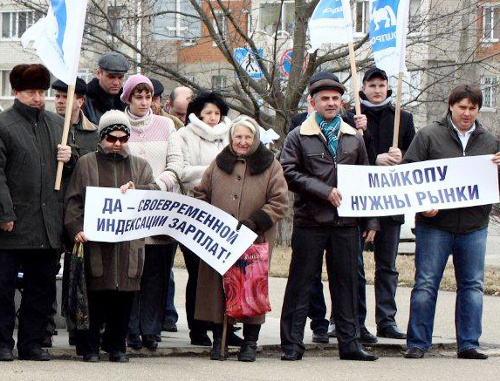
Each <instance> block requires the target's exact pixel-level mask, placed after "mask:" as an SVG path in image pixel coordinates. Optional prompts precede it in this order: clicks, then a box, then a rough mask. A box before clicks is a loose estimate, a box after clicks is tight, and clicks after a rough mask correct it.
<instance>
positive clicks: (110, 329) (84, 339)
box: [75, 290, 134, 356]
mask: <svg viewBox="0 0 500 381" xmlns="http://www.w3.org/2000/svg"><path fill="white" fill-rule="evenodd" d="M87 294H88V300H89V318H90V324H89V329H88V330H75V338H76V353H77V354H79V355H81V356H83V355H85V354H89V353H99V347H100V342H101V334H100V331H101V327H102V326H105V327H106V328H105V331H104V334H103V336H102V342H103V343H106V344H105V345H106V348H104V346H103V349H105V350H106V351H107V352H110V353H114V352H125V338H126V336H127V326H128V321H129V318H130V310H131V308H132V301H133V300H134V292H130V291H111V290H104V291H88V293H87Z"/></svg>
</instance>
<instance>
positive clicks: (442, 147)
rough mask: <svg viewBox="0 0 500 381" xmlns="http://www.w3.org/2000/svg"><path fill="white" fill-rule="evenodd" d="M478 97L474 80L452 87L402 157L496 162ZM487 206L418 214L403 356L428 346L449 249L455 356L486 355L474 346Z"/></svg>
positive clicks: (497, 148)
mask: <svg viewBox="0 0 500 381" xmlns="http://www.w3.org/2000/svg"><path fill="white" fill-rule="evenodd" d="M482 102H483V97H482V94H481V90H480V89H479V87H477V86H476V85H460V86H457V87H456V88H455V89H453V90H452V91H451V94H450V96H449V99H448V113H447V115H446V117H445V118H444V119H443V120H441V121H439V122H434V123H433V124H431V125H430V126H427V127H424V128H422V129H421V130H420V131H419V132H418V134H417V136H416V138H415V139H414V140H413V142H412V143H411V145H410V147H409V148H408V150H407V151H406V154H405V156H404V162H407V163H412V162H418V161H424V160H435V159H445V158H453V157H462V156H476V155H489V154H491V155H494V156H493V159H492V160H493V162H494V163H495V164H496V165H497V166H499V167H500V142H499V141H498V140H497V139H495V137H494V136H493V135H492V134H490V133H489V132H488V131H487V130H485V129H484V128H483V127H482V126H481V124H480V123H479V122H478V121H477V119H476V118H477V115H478V113H479V110H480V109H481V105H482ZM490 211H491V205H480V206H473V207H468V208H456V209H443V210H430V211H427V212H423V213H418V214H417V216H416V220H415V236H416V251H415V268H416V275H415V285H414V286H413V290H412V292H411V303H410V321H409V322H408V339H407V348H408V349H407V351H406V354H405V357H406V358H422V357H424V354H425V352H427V351H428V350H429V348H430V346H431V343H432V329H433V326H434V314H435V311H436V300H437V294H438V289H439V284H440V282H441V279H442V277H443V271H444V268H445V266H446V263H447V262H448V257H449V256H450V254H452V255H453V264H454V267H455V277H456V280H457V302H456V308H455V325H456V332H457V344H458V358H463V359H474V360H484V359H486V358H488V356H487V355H486V354H484V353H481V352H478V348H479V337H480V336H481V318H482V312H483V293H484V258H485V254H486V237H487V235H488V222H489V213H490Z"/></svg>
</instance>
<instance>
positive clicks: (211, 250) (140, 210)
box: [83, 187, 257, 275]
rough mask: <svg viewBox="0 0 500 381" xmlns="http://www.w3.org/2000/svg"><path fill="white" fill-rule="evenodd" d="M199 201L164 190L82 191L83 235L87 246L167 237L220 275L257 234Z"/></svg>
mask: <svg viewBox="0 0 500 381" xmlns="http://www.w3.org/2000/svg"><path fill="white" fill-rule="evenodd" d="M237 225H238V220H236V219H235V218H233V217H232V216H230V215H229V214H227V213H226V212H224V211H222V210H220V209H218V208H216V207H215V206H212V205H210V204H208V203H206V202H204V201H200V200H196V199H194V198H192V197H188V196H183V195H179V194H176V193H172V192H165V191H146V190H128V191H127V192H126V193H125V194H123V193H121V192H120V190H119V189H117V188H99V187H87V188H86V196H85V213H84V228H83V230H84V232H85V236H86V237H87V239H88V240H89V241H97V242H123V241H130V240H133V239H138V238H143V237H149V236H155V235H169V236H170V237H172V238H174V239H176V240H177V241H179V242H180V243H182V244H183V245H185V246H187V247H188V248H189V249H190V250H192V251H193V252H194V253H195V254H197V255H198V256H199V257H200V258H201V259H202V260H203V261H205V262H206V263H207V264H208V265H210V266H211V267H212V268H213V269H214V270H216V271H217V272H218V273H220V274H221V275H223V274H224V273H225V272H226V271H227V270H228V269H229V268H230V267H231V266H232V265H233V263H234V262H236V260H237V259H238V258H239V257H240V256H241V255H242V254H243V253H244V252H245V250H246V249H247V248H248V247H249V246H250V245H251V244H252V243H253V241H254V240H255V238H256V237H257V235H256V234H255V233H254V232H252V231H251V230H250V229H248V228H247V227H246V226H241V228H240V229H239V230H236V227H237Z"/></svg>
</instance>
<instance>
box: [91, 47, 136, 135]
mask: <svg viewBox="0 0 500 381" xmlns="http://www.w3.org/2000/svg"><path fill="white" fill-rule="evenodd" d="M98 65H99V68H98V69H97V72H96V78H94V79H93V80H92V81H90V82H89V83H88V89H87V100H86V102H85V106H84V108H83V113H84V114H85V115H86V116H87V118H89V120H90V121H91V122H92V123H94V124H95V125H98V124H99V120H100V119H101V116H102V114H104V113H105V112H106V111H109V110H120V111H124V110H125V107H126V106H127V105H126V104H125V103H123V102H122V101H121V100H120V95H121V93H122V86H123V80H124V79H125V74H127V71H128V69H130V63H129V62H128V61H127V59H126V58H125V57H124V56H123V54H121V53H118V52H109V53H106V54H103V55H102V56H101V57H100V58H99V62H98Z"/></svg>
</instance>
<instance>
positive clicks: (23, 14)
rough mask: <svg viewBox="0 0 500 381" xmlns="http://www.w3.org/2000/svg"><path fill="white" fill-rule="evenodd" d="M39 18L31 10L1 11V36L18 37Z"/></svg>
mask: <svg viewBox="0 0 500 381" xmlns="http://www.w3.org/2000/svg"><path fill="white" fill-rule="evenodd" d="M39 18H40V15H39V14H35V12H33V11H15V12H2V38H3V39H4V38H5V39H6V38H8V39H19V38H21V36H22V35H23V33H24V32H25V31H26V29H28V28H29V27H30V26H32V25H33V24H34V23H35V21H37V20H38V19H39Z"/></svg>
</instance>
